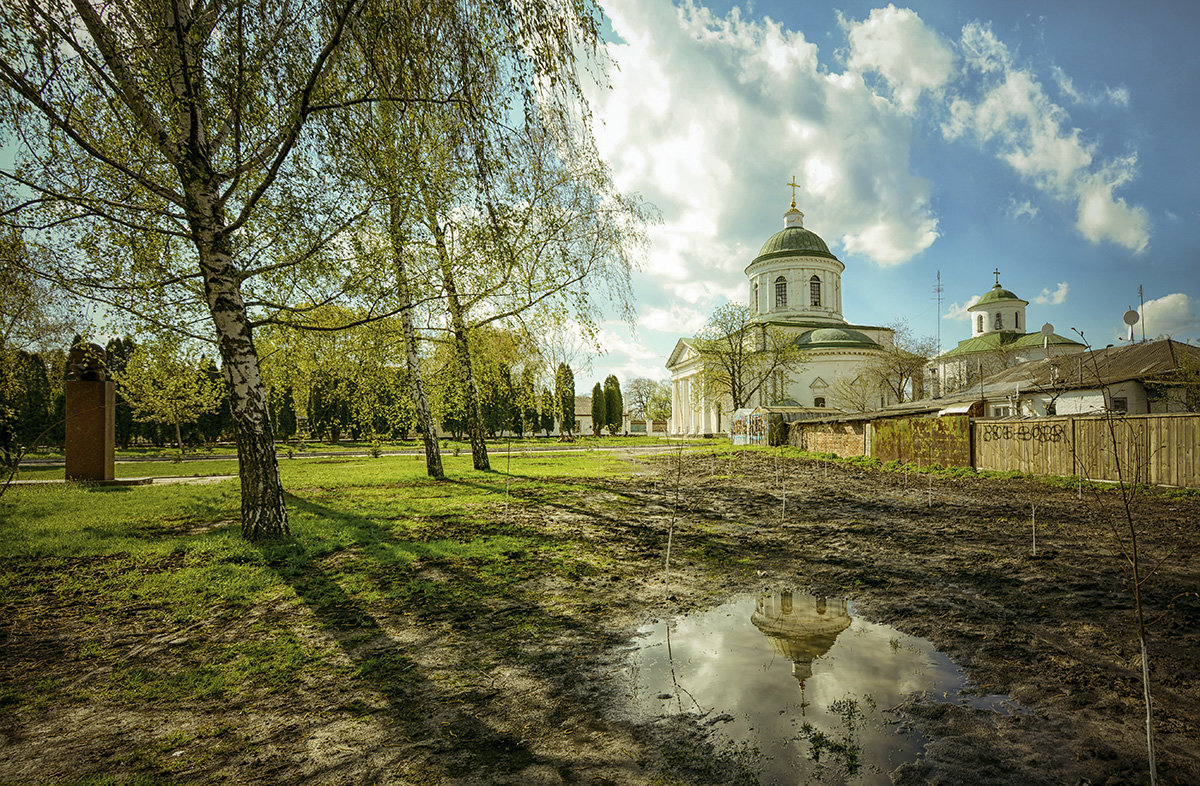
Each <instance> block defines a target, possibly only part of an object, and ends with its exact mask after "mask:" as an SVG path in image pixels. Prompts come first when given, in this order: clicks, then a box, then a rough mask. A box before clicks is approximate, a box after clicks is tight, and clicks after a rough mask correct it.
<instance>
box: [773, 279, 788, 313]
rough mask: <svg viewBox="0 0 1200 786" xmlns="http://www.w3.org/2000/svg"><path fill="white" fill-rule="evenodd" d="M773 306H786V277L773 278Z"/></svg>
mask: <svg viewBox="0 0 1200 786" xmlns="http://www.w3.org/2000/svg"><path fill="white" fill-rule="evenodd" d="M775 308H787V279H786V278H784V277H783V276H780V277H779V278H777V279H775Z"/></svg>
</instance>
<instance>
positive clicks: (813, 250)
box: [751, 226, 837, 264]
mask: <svg viewBox="0 0 1200 786" xmlns="http://www.w3.org/2000/svg"><path fill="white" fill-rule="evenodd" d="M783 256H814V257H827V258H829V259H837V257H835V256H834V255H833V254H831V253H829V246H827V245H825V241H824V240H822V239H821V238H820V236H819V235H818V234H817V233H816V232H813V231H811V230H808V229H805V228H804V227H802V226H789V227H784V228H783V229H781V230H779V231H778V232H776V233H775V234H773V235H771V236H770V237H769V238H767V242H766V243H763V247H762V248H761V249H760V250H759V252H758V256H756V257H755V258H754V262H758V261H760V260H763V259H774V258H775V257H783ZM751 264H754V263H753V262H751Z"/></svg>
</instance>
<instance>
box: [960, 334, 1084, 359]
mask: <svg viewBox="0 0 1200 786" xmlns="http://www.w3.org/2000/svg"><path fill="white" fill-rule="evenodd" d="M1045 338H1046V336H1045V335H1043V334H1042V333H1023V334H1020V333H1007V332H999V333H984V334H983V335H982V336H976V337H975V338H967V339H963V340H962V341H960V342H958V346H957V347H955V348H954V349H952V350H950V351H949V352H944V353H942V355H941V357H944V358H950V357H957V356H960V355H971V354H974V353H976V352H994V351H995V350H997V349H999V348H1000V347H1002V346H1003V347H1004V348H1005V349H1036V348H1038V347H1040V346H1042V343H1043V339H1045ZM1046 343H1047V344H1055V345H1063V344H1074V345H1076V346H1083V345H1082V344H1080V343H1079V342H1078V341H1072V340H1071V339H1069V338H1066V337H1064V336H1060V335H1058V334H1057V333H1054V334H1052V335H1051V336H1050V339H1049V341H1047V342H1046Z"/></svg>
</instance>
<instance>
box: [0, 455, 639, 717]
mask: <svg viewBox="0 0 1200 786" xmlns="http://www.w3.org/2000/svg"><path fill="white" fill-rule="evenodd" d="M444 461H445V467H446V472H447V475H448V479H447V480H445V481H434V480H431V479H429V478H428V477H427V476H426V475H425V469H424V462H423V458H421V457H408V456H396V457H387V456H385V457H381V458H351V457H346V458H332V459H331V458H324V459H319V458H307V459H294V460H291V461H282V462H281V463H280V474H281V477H282V480H283V483H284V486H285V488H286V489H287V490H288V497H287V504H288V510H289V521H290V526H291V530H292V537H291V538H290V539H287V540H285V541H282V542H278V543H272V544H266V545H255V544H251V543H248V542H246V541H245V540H243V539H242V537H241V535H240V528H239V525H238V524H237V520H238V518H239V515H240V514H239V511H240V496H239V486H238V482H237V481H236V480H228V481H222V482H217V483H211V484H206V485H165V486H133V487H115V488H114V487H110V488H104V487H93V486H86V485H78V484H65V485H53V486H50V485H46V486H43V485H37V486H14V487H11V488H10V489H9V490H8V491H7V492H6V493H5V495H4V496H3V497H0V607H3V608H5V609H6V614H8V613H10V612H11V614H12V617H11V623H12V624H13V625H14V626H17V627H19V628H21V629H29V630H37V629H40V628H41V627H43V626H46V625H50V626H53V627H55V629H57V630H61V631H71V632H73V634H74V635H73V636H64V637H63V640H64V641H65V642H66V643H65V644H64V645H63V646H61V647H60V648H59V650H58V651H56V653H55V657H54V658H51V659H49V660H42V659H39V658H38V657H35V656H34V655H23V654H20V653H16V654H14V655H13V656H12V657H11V658H9V659H8V661H7V662H8V664H9V667H8V668H7V669H6V671H5V672H4V673H0V685H2V686H3V687H2V689H0V711H3V712H9V711H12V710H13V709H15V708H17V707H28V708H33V709H45V708H50V707H54V706H59V705H62V704H69V703H72V702H77V701H83V700H89V699H90V700H97V699H99V700H103V701H107V702H114V703H117V704H129V705H138V706H142V705H163V706H175V705H179V704H181V703H183V704H187V703H194V702H201V703H203V702H219V701H224V700H228V699H230V698H232V697H235V696H241V695H244V694H246V693H247V692H250V693H251V694H252V695H263V694H269V693H271V692H274V691H277V690H281V689H283V688H284V687H285V686H287V685H289V684H291V683H292V682H294V681H295V680H296V678H297V677H298V676H299V675H301V674H305V673H309V674H313V673H316V674H323V675H325V676H326V677H327V678H336V679H353V680H359V681H366V682H367V683H369V684H371V685H373V686H375V687H376V688H377V689H378V690H380V691H381V692H382V693H383V694H384V695H385V696H388V697H396V696H399V695H402V693H403V691H404V689H405V686H406V685H407V684H408V683H409V682H410V681H411V680H413V679H414V678H415V675H414V668H415V666H414V664H413V662H411V661H409V660H407V658H406V657H403V656H401V655H398V654H396V653H393V654H378V653H377V654H375V655H372V656H370V657H367V658H365V659H361V660H359V661H357V662H356V663H355V665H354V667H353V669H352V671H351V672H350V673H344V672H339V671H338V668H336V667H334V666H332V665H331V661H330V659H329V658H328V653H327V652H324V651H322V650H321V648H320V646H318V645H316V644H313V643H312V642H313V641H316V640H318V639H314V638H312V637H298V636H297V635H295V633H294V631H293V630H292V628H291V627H290V624H291V623H289V622H288V621H287V620H288V619H289V617H292V618H294V616H295V613H296V612H297V611H300V610H304V609H306V610H307V612H306V613H310V614H311V617H310V618H311V619H312V620H314V623H313V624H315V625H316V626H317V627H318V628H320V629H322V630H324V631H326V632H327V633H328V634H330V635H332V636H334V637H339V636H367V637H370V636H374V635H382V634H381V627H380V625H379V621H378V619H377V615H378V614H380V613H408V614H414V615H416V616H417V617H418V618H433V619H441V620H450V621H454V620H456V619H459V618H460V617H462V615H468V616H470V615H472V614H483V613H487V611H488V609H490V608H491V607H492V605H493V604H494V603H496V602H497V601H503V602H504V603H506V604H511V603H512V602H513V601H514V600H515V601H518V602H519V603H520V604H523V607H522V608H520V609H517V610H516V611H513V612H512V613H511V614H510V615H509V616H508V617H507V618H506V623H507V625H506V626H505V627H504V628H503V629H502V630H500V631H499V632H498V633H497V634H496V637H495V640H494V641H493V642H492V645H491V646H492V648H493V651H494V652H495V653H496V654H497V655H499V654H501V653H503V652H505V651H507V650H508V649H510V648H515V647H518V646H519V645H520V644H521V642H522V641H524V640H527V639H528V637H529V636H530V635H537V634H538V633H539V632H542V631H546V630H549V629H551V628H554V627H555V626H561V625H563V624H567V623H566V622H564V620H565V619H566V618H567V617H565V616H564V615H567V616H569V614H570V613H571V610H572V609H574V608H576V607H578V605H579V604H578V603H577V602H576V600H572V599H566V600H564V601H563V602H562V603H561V604H558V605H557V606H555V604H554V602H553V601H552V600H550V599H544V598H530V597H527V596H526V595H525V594H524V593H523V590H522V583H523V582H525V581H526V580H527V579H530V578H531V577H533V576H535V575H542V574H545V573H547V572H549V573H557V574H559V575H562V576H564V577H568V578H576V577H579V576H582V575H588V574H590V573H594V572H596V571H597V570H598V566H603V565H604V564H605V561H606V559H607V557H606V555H604V554H602V553H598V552H596V551H595V548H594V547H593V546H591V545H590V544H589V543H587V542H586V541H584V540H582V539H580V540H569V539H563V538H562V537H558V536H556V537H550V536H549V535H547V534H546V533H544V532H542V531H539V530H536V529H531V528H529V527H526V526H523V525H520V524H518V523H517V519H516V517H513V518H512V520H506V519H505V516H504V501H505V487H506V484H507V486H508V493H509V495H510V503H511V505H512V507H513V509H514V510H515V509H516V508H517V507H518V506H519V505H520V504H522V501H523V500H532V501H539V502H545V501H550V502H552V504H553V503H557V504H570V502H569V500H570V498H571V495H572V494H574V493H578V491H579V484H580V483H584V484H586V483H587V479H589V478H600V477H607V476H612V475H615V474H628V473H629V472H630V471H631V469H632V468H633V465H631V464H630V463H628V462H626V461H624V460H622V459H620V458H618V457H616V456H615V455H614V454H611V453H603V452H592V451H587V450H573V451H563V452H556V453H553V454H536V455H535V454H531V455H528V456H522V455H521V454H519V453H514V455H513V456H512V458H511V460H510V459H508V458H506V457H503V456H500V457H493V462H492V463H493V466H494V467H495V469H496V471H493V472H477V471H475V470H474V469H472V468H471V466H470V457H469V456H467V455H463V456H460V457H454V456H447V457H445V459H444ZM214 463H215V464H219V465H221V464H229V465H231V464H232V462H199V461H192V462H184V463H183V464H169V463H168V464H158V463H154V464H146V465H143V464H138V465H136V466H137V467H138V468H140V469H142V470H143V471H145V469H148V468H150V467H151V466H152V467H154V468H156V469H161V470H162V471H163V472H164V473H165V474H196V473H200V472H206V471H208V470H209V469H210V465H211V464H214ZM506 466H509V467H511V474H506V473H505V472H504V469H505V467H506ZM223 468H224V469H226V470H227V471H233V467H232V466H227V467H223ZM567 476H569V477H570V479H569V480H568V479H565V478H566V477H567ZM581 479H582V480H581ZM559 500H563V502H561V503H559V502H558V501H559ZM263 609H268V610H270V611H271V614H268V615H267V616H266V617H265V618H264V619H263V620H262V621H261V622H260V623H258V624H257V627H255V628H252V629H251V630H250V631H249V632H246V631H242V632H241V633H239V634H238V635H237V636H221V635H218V633H219V631H221V630H224V629H226V628H229V627H231V626H232V627H236V626H237V625H239V624H241V620H242V619H243V618H244V617H245V616H246V614H247V613H248V612H251V611H256V610H257V611H256V613H260V612H261V611H262V610H263ZM289 610H291V611H289ZM272 615H274V616H272ZM131 628H136V629H144V630H150V631H156V630H167V631H178V630H184V631H186V630H191V629H193V628H195V629H197V630H199V631H201V633H198V634H196V638H195V640H192V639H191V638H187V637H185V639H186V641H185V642H184V643H182V644H180V645H179V646H175V645H170V644H169V643H168V644H164V645H162V646H159V647H157V648H156V649H155V650H154V651H152V652H149V653H142V654H137V653H134V654H131V650H130V647H129V645H128V643H125V644H123V645H121V646H117V645H115V644H111V643H110V642H108V641H106V639H105V636H104V635H99V634H97V635H90V634H89V632H100V633H101V634H102V633H103V632H104V631H109V632H110V638H111V637H112V636H111V634H112V633H113V632H114V631H122V630H128V629H131ZM146 635H147V637H148V636H149V635H150V634H146ZM116 638H118V639H119V638H120V636H119V635H118V636H116ZM167 638H168V639H170V637H169V636H168V637H167ZM2 662H3V661H0V663H2ZM14 663H26V666H25V667H21V668H19V669H18V668H15V667H14V666H13V664H14ZM88 673H94V674H96V675H98V676H95V677H94V678H91V679H88V680H87V681H86V682H85V683H79V684H77V683H75V682H74V681H73V678H71V676H70V675H76V674H88Z"/></svg>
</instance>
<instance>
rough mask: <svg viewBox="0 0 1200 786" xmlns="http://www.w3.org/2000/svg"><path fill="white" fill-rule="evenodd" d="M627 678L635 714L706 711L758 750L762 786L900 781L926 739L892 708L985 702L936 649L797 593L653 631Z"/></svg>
mask: <svg viewBox="0 0 1200 786" xmlns="http://www.w3.org/2000/svg"><path fill="white" fill-rule="evenodd" d="M626 677H627V678H628V680H629V684H630V691H629V693H630V694H631V696H632V697H633V700H634V701H633V707H634V712H635V714H636V715H638V716H641V717H650V718H667V717H671V716H673V715H676V714H678V713H690V714H693V715H695V716H697V717H698V718H699V719H700V720H701V722H702V723H704V724H706V725H708V726H710V727H712V728H713V729H714V730H715V733H716V734H718V735H720V736H723V737H724V738H726V739H727V741H728V742H730V743H734V744H735V745H741V746H743V748H749V749H753V750H757V751H758V753H759V764H760V769H759V776H760V779H761V781H762V782H763V783H780V784H784V783H787V784H791V783H804V782H829V783H840V782H847V783H856V784H868V783H889V782H890V779H889V778H888V776H887V773H888V772H889V771H891V770H893V769H894V768H896V767H897V766H899V765H900V764H902V763H903V762H905V761H911V760H913V759H915V758H916V756H917V755H918V753H919V752H920V749H921V747H922V746H923V744H924V740H922V739H921V738H920V737H919V736H916V735H913V734H905V733H899V730H900V729H903V728H904V726H905V724H902V723H901V722H900V720H901V719H900V718H899V717H898V716H897V715H896V714H894V713H893V712H892V711H891V710H889V709H888V708H894V707H895V706H896V705H898V704H900V703H901V702H902V701H904V699H905V698H907V697H909V696H911V695H913V694H922V695H924V696H926V697H927V698H931V699H934V700H941V701H955V702H958V703H962V704H968V703H969V704H972V705H976V706H982V705H981V704H980V703H979V702H978V700H977V699H974V698H973V697H967V696H960V691H962V690H963V688H964V687H965V684H966V681H965V678H964V676H963V673H962V670H961V669H959V668H958V667H957V666H956V665H955V664H954V663H953V662H952V661H951V660H950V659H949V658H948V657H946V656H945V655H943V654H941V653H939V652H937V651H936V650H935V649H934V648H933V645H932V644H930V643H929V642H927V641H925V640H924V639H919V638H916V637H914V636H909V635H907V634H904V633H901V632H900V631H898V630H896V629H895V628H892V627H890V626H887V625H877V624H874V623H871V622H867V621H866V620H863V619H861V618H858V617H855V616H854V615H853V605H852V604H848V603H847V602H846V601H844V600H838V599H833V598H818V597H813V596H811V595H806V594H803V593H799V592H793V591H791V590H784V591H780V592H775V593H770V594H765V595H757V596H755V595H745V596H739V597H737V598H734V599H733V600H731V601H730V602H729V603H726V604H724V605H722V606H719V607H716V608H713V609H709V610H707V611H704V612H700V613H697V614H691V615H688V616H686V617H681V618H678V619H675V620H671V621H669V622H658V623H655V624H652V625H647V626H645V627H643V628H642V629H641V630H640V631H639V632H638V645H637V647H636V648H635V649H633V650H632V651H631V652H630V655H629V667H628V669H627V671H626ZM990 698H991V702H990V703H989V704H988V705H987V706H990V707H993V708H995V707H996V706H997V705H998V704H1001V703H1003V698H1004V697H990ZM996 700H1000V701H996ZM1009 707H1010V708H1011V707H1015V705H1009ZM1018 709H1019V708H1018Z"/></svg>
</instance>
